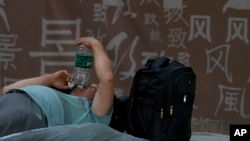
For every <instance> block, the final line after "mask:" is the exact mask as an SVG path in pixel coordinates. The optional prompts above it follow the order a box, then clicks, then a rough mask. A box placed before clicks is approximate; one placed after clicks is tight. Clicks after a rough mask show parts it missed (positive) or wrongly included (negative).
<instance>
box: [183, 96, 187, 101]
mask: <svg viewBox="0 0 250 141" xmlns="http://www.w3.org/2000/svg"><path fill="white" fill-rule="evenodd" d="M183 102H184V103H186V102H187V95H184V97H183Z"/></svg>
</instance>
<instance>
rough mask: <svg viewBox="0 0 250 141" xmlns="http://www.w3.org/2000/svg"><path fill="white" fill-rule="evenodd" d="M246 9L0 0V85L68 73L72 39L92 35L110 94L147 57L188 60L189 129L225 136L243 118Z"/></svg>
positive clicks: (151, 1)
mask: <svg viewBox="0 0 250 141" xmlns="http://www.w3.org/2000/svg"><path fill="white" fill-rule="evenodd" d="M249 12H250V0H219V1H218V0H209V1H201V0H94V1H90V0H89V1H87V0H70V1H69V0H0V87H2V86H4V85H7V84H9V83H12V82H15V81H17V80H20V79H24V78H28V77H34V76H38V75H43V74H46V73H51V72H54V71H56V70H59V69H67V70H68V71H70V72H72V66H73V61H74V53H75V46H74V41H75V40H76V39H78V38H79V37H82V36H92V37H95V38H97V39H99V40H100V41H102V43H103V45H104V46H105V49H106V51H107V53H108V55H109V56H110V58H111V59H112V62H113V66H114V72H115V76H116V81H115V82H116V83H115V94H116V95H118V96H120V95H129V91H130V86H131V82H132V79H133V76H134V74H135V72H136V70H138V69H139V68H141V67H142V65H143V64H144V63H145V61H146V60H147V59H148V58H151V57H158V56H164V55H165V56H168V57H171V58H173V59H175V60H178V61H180V62H181V63H183V64H185V65H186V66H191V67H192V68H193V70H194V71H195V73H196V75H197V85H196V86H197V90H196V99H195V104H194V111H193V117H192V130H193V131H197V132H203V131H204V132H214V133H223V134H227V133H228V132H229V125H230V124H233V123H237V124H246V123H248V124H249V123H250V102H249V100H250V95H249V93H250V67H249V65H250V46H249V40H250V38H249V35H250V30H249V28H250V27H249V20H250V19H249V18H250V15H249ZM91 81H97V80H96V77H95V75H94V73H92V78H91Z"/></svg>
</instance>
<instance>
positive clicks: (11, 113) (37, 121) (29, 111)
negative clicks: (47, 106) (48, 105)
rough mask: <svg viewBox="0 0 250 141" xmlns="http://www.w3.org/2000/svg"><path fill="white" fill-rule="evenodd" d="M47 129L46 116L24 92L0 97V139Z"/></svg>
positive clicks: (15, 92)
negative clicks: (32, 130) (23, 132)
mask: <svg viewBox="0 0 250 141" xmlns="http://www.w3.org/2000/svg"><path fill="white" fill-rule="evenodd" d="M42 127H47V123H46V116H45V115H44V114H43V112H42V111H41V109H40V107H39V106H38V105H37V104H36V103H35V102H34V101H33V100H32V99H31V98H30V97H29V96H28V95H27V94H25V93H24V92H22V91H14V92H10V93H8V94H6V95H4V96H0V137H2V136H5V135H9V134H12V133H18V132H22V131H26V130H31V129H37V128H42Z"/></svg>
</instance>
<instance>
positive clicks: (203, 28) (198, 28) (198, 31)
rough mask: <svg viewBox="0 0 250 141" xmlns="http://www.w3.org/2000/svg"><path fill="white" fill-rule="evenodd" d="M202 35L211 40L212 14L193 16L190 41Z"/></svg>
mask: <svg viewBox="0 0 250 141" xmlns="http://www.w3.org/2000/svg"><path fill="white" fill-rule="evenodd" d="M199 36H201V37H202V38H204V39H207V40H208V41H209V42H211V41H212V40H211V35H210V16H191V25H190V35H189V41H191V40H192V39H194V38H197V37H199Z"/></svg>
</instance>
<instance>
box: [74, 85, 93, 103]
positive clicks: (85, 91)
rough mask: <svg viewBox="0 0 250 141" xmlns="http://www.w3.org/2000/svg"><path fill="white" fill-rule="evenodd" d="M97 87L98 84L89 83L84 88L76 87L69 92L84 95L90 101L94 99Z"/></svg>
mask: <svg viewBox="0 0 250 141" xmlns="http://www.w3.org/2000/svg"><path fill="white" fill-rule="evenodd" d="M97 89H98V84H90V85H88V86H87V87H85V88H78V87H76V88H74V90H73V91H72V92H71V95H74V96H79V97H85V98H87V99H89V100H91V101H92V100H93V99H94V96H95V94H96V91H97Z"/></svg>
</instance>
